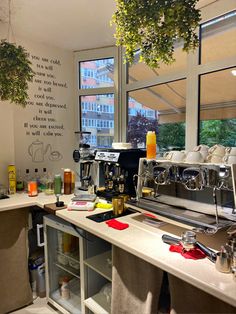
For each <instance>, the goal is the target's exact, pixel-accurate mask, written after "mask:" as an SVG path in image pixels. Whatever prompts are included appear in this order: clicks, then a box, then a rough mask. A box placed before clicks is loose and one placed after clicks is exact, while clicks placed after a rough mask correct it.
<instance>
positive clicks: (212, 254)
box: [195, 241, 217, 263]
mask: <svg viewBox="0 0 236 314" xmlns="http://www.w3.org/2000/svg"><path fill="white" fill-rule="evenodd" d="M195 246H196V247H197V248H198V249H199V250H201V251H202V252H203V253H205V254H206V256H207V257H208V258H209V260H210V261H211V262H213V263H215V262H216V256H217V255H216V253H215V252H214V251H212V250H211V249H209V248H208V247H206V246H205V245H204V244H202V243H201V242H198V241H196V242H195Z"/></svg>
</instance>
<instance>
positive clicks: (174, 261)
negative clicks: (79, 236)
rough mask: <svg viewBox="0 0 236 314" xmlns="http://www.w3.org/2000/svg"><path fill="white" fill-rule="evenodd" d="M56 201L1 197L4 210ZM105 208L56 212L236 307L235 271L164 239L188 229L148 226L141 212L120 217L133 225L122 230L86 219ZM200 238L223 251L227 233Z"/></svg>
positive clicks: (0, 208)
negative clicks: (173, 250)
mask: <svg viewBox="0 0 236 314" xmlns="http://www.w3.org/2000/svg"><path fill="white" fill-rule="evenodd" d="M72 196H73V195H62V196H61V197H60V200H61V201H64V202H65V204H68V203H69V201H70V200H71V197H72ZM55 201H56V200H55V195H51V196H47V195H45V194H44V193H40V194H39V195H38V196H36V197H29V196H28V195H27V194H24V193H22V194H15V195H11V196H10V198H9V199H4V200H0V212H3V211H7V210H11V209H17V208H19V209H20V208H24V207H28V206H35V205H36V206H39V207H41V208H43V207H44V205H45V204H50V203H54V202H55ZM101 211H105V210H104V209H96V210H95V211H93V212H87V211H68V210H67V209H62V210H58V211H57V212H56V215H57V216H59V217H61V218H63V219H65V220H67V221H69V222H71V223H73V224H75V225H76V226H78V227H80V228H82V229H85V230H87V231H89V232H91V233H93V234H95V235H96V236H98V237H100V238H102V239H104V240H106V241H108V242H110V243H112V244H114V245H116V246H118V247H120V248H123V249H124V250H127V251H128V252H130V253H133V254H134V255H136V256H138V257H140V258H142V259H144V260H146V261H148V262H150V263H151V264H153V265H155V266H157V267H160V268H161V269H163V270H165V271H167V272H169V273H171V274H173V275H175V276H176V277H179V278H181V279H183V280H185V281H186V282H188V283H190V284H192V285H194V286H196V287H198V288H200V289H202V290H204V291H206V292H208V293H210V294H212V295H214V296H215V297H217V298H219V299H221V300H223V301H225V302H227V303H229V304H231V305H233V306H235V307H236V282H235V281H233V276H232V274H223V273H220V272H218V271H217V270H216V269H215V265H214V264H213V263H212V262H211V261H209V260H208V259H207V258H205V259H203V260H190V259H185V258H184V257H182V256H181V255H180V254H178V253H171V252H169V245H167V244H165V243H163V242H162V240H161V236H162V235H163V234H170V235H173V236H177V237H179V236H180V235H181V233H182V232H183V230H184V229H182V228H181V227H178V226H174V225H171V224H166V225H164V226H161V227H160V228H155V227H153V226H149V225H146V224H144V223H142V222H140V221H138V220H137V219H134V218H135V217H136V218H138V217H139V215H140V214H139V213H134V214H131V215H128V216H124V217H122V218H118V220H120V221H122V222H126V223H128V224H129V228H127V229H125V230H121V231H120V230H115V229H112V228H110V227H108V226H107V224H106V223H105V222H101V223H97V222H94V221H92V220H90V219H87V218H86V216H88V215H93V214H95V213H99V212H101ZM197 239H198V241H200V242H202V243H203V244H205V245H207V246H209V247H211V248H214V249H216V250H219V249H220V245H221V244H225V242H226V233H225V232H218V233H217V234H216V235H214V236H205V235H201V234H198V235H197Z"/></svg>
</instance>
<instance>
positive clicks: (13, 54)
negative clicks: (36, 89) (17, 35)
mask: <svg viewBox="0 0 236 314" xmlns="http://www.w3.org/2000/svg"><path fill="white" fill-rule="evenodd" d="M30 65H31V62H30V61H29V59H28V54H27V52H26V50H25V49H24V48H23V47H22V46H16V45H15V44H13V43H9V42H7V41H6V40H2V41H1V44H0V99H1V100H10V101H11V102H14V103H16V104H20V105H22V106H23V107H25V106H26V102H27V98H28V94H27V91H28V82H30V81H32V78H33V76H34V72H33V70H32V69H31V66H30Z"/></svg>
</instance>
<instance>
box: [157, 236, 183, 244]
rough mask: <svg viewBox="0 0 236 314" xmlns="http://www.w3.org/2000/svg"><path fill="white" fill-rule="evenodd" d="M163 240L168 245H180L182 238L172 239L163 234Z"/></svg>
mask: <svg viewBox="0 0 236 314" xmlns="http://www.w3.org/2000/svg"><path fill="white" fill-rule="evenodd" d="M161 238H162V241H163V242H164V243H167V244H179V243H180V241H181V238H175V237H171V236H169V235H168V234H163V236H162V237H161Z"/></svg>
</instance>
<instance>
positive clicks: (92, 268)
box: [44, 215, 112, 314]
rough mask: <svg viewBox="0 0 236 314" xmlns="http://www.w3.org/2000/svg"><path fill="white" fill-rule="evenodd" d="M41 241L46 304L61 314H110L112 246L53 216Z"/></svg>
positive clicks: (45, 221)
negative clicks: (44, 270) (43, 250)
mask: <svg viewBox="0 0 236 314" xmlns="http://www.w3.org/2000/svg"><path fill="white" fill-rule="evenodd" d="M44 239H45V264H46V298H47V301H48V302H49V303H50V304H52V305H53V306H54V307H56V308H57V309H59V310H60V311H61V312H62V313H72V314H80V313H82V314H84V313H86V314H87V313H94V314H103V313H104V314H105V313H110V308H111V280H112V260H111V244H110V243H108V242H106V241H103V240H102V239H100V238H98V237H96V236H94V235H92V234H90V233H88V232H86V231H84V230H82V229H79V228H77V227H75V226H74V225H72V224H70V223H69V222H67V221H64V220H63V219H61V218H59V217H57V216H54V215H48V216H45V217H44ZM65 282H66V284H65ZM62 285H63V286H62ZM65 286H66V289H67V290H66V291H65V290H63V289H64V287H65ZM65 292H66V293H65Z"/></svg>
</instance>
